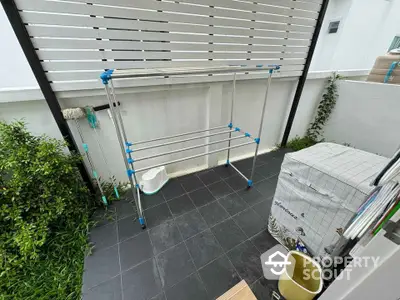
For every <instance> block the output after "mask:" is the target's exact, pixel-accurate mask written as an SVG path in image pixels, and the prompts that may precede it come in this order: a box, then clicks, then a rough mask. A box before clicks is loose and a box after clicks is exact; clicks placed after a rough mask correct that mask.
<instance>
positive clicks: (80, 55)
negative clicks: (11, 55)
mask: <svg viewBox="0 0 400 300" xmlns="http://www.w3.org/2000/svg"><path fill="white" fill-rule="evenodd" d="M37 53H38V55H39V58H40V59H42V60H101V59H247V58H251V59H253V58H257V59H273V58H305V57H306V56H307V53H305V52H303V53H301V52H299V53H280V52H263V53H247V52H241V53H240V52H239V53H233V52H229V53H226V52H222V53H221V52H218V53H217V52H153V51H152V52H142V51H59V50H57V51H52V50H39V51H37Z"/></svg>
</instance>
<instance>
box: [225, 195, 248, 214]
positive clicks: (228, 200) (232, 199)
mask: <svg viewBox="0 0 400 300" xmlns="http://www.w3.org/2000/svg"><path fill="white" fill-rule="evenodd" d="M218 202H219V204H221V205H222V206H223V207H224V208H225V209H226V211H227V212H228V213H229V214H230V215H231V216H233V215H235V214H237V213H238V212H241V211H242V210H245V209H246V208H248V207H249V206H248V205H247V203H246V202H245V201H244V200H243V199H242V198H240V197H239V195H238V194H236V193H234V194H229V195H228V196H225V197H223V198H221V199H219V200H218Z"/></svg>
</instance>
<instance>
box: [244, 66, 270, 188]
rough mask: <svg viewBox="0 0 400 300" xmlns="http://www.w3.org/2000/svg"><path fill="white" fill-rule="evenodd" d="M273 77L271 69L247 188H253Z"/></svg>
mask: <svg viewBox="0 0 400 300" xmlns="http://www.w3.org/2000/svg"><path fill="white" fill-rule="evenodd" d="M271 79H272V70H270V71H269V76H268V81H267V89H266V91H265V98H264V104H263V108H262V112H261V121H260V127H259V129H258V136H257V138H255V141H256V151H255V153H254V158H253V167H252V169H251V175H250V179H249V181H248V182H247V188H251V187H252V185H253V176H254V171H255V169H256V161H257V155H258V148H259V146H260V138H261V133H262V128H263V124H264V116H265V108H266V106H267V98H268V91H269V87H270V85H271Z"/></svg>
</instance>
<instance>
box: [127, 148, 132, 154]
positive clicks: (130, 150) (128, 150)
mask: <svg viewBox="0 0 400 300" xmlns="http://www.w3.org/2000/svg"><path fill="white" fill-rule="evenodd" d="M125 152H126V154H129V153H132V152H133V150H132V149H129V148H127V149H125Z"/></svg>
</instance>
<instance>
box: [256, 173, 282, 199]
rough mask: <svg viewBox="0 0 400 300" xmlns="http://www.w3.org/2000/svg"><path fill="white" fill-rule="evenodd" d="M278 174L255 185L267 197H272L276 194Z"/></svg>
mask: <svg viewBox="0 0 400 300" xmlns="http://www.w3.org/2000/svg"><path fill="white" fill-rule="evenodd" d="M277 181H278V175H276V176H273V177H271V178H269V179H265V180H263V181H260V182H257V183H256V184H255V185H254V187H255V188H256V189H257V190H258V191H259V192H260V193H261V194H262V195H263V196H264V197H265V198H266V199H268V198H272V197H273V196H274V194H275V189H276V184H277Z"/></svg>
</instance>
